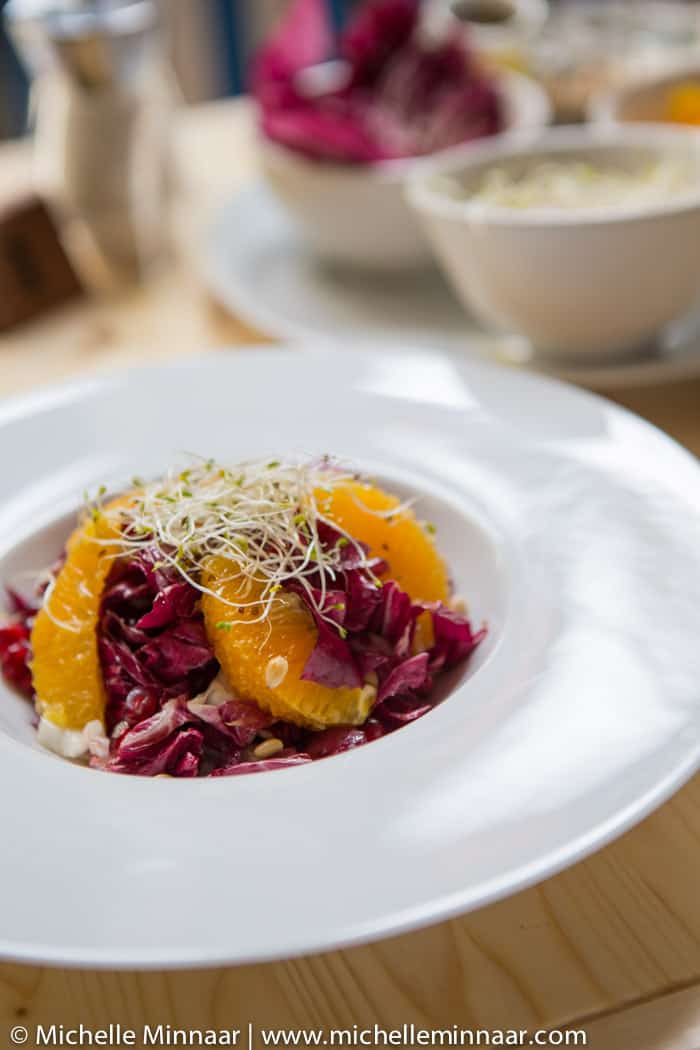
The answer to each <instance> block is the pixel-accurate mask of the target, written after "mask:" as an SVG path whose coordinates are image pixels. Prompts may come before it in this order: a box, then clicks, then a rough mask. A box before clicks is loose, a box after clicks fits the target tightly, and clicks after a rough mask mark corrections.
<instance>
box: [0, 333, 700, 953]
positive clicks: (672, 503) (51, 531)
mask: <svg viewBox="0 0 700 1050" xmlns="http://www.w3.org/2000/svg"><path fill="white" fill-rule="evenodd" d="M183 448H186V449H189V450H195V451H200V452H202V453H205V454H207V455H209V454H211V455H214V456H217V457H219V458H226V459H230V460H236V459H239V458H243V457H249V456H252V455H256V456H257V455H267V454H274V453H278V452H280V451H281V452H283V453H289V452H292V451H295V450H296V451H306V452H310V453H314V452H324V451H333V452H335V453H338V454H339V455H341V456H345V457H349V458H350V459H352V460H353V461H355V462H357V463H358V464H359V465H361V466H364V467H366V468H367V469H369V470H370V471H372V472H374V473H375V474H376V475H377V476H379V477H380V478H383V479H385V481H386V482H387V483H388V484H390V485H394V486H396V487H397V488H399V489H401V490H404V491H412V492H415V493H417V494H419V495H420V496H421V499H422V503H421V507H422V508H423V512H424V513H425V514H426V516H428V517H429V518H430V519H432V520H433V521H435V522H436V524H437V527H438V538H439V542H440V544H441V546H442V548H443V550H444V552H445V554H446V556H447V558H448V560H449V562H450V564H451V566H452V569H453V571H454V575H455V578H456V584H457V587H458V590H459V591H460V592H461V593H462V594H464V595H466V596H467V597H468V599H469V602H470V605H471V611H472V615H473V618H474V619H475V620H476V621H477V622H478V621H480V620H481V619H482V618H485V619H487V620H488V622H489V625H490V634H489V638H488V640H487V642H486V643H485V644H484V646H483V647H482V649H481V650H480V651H479V653H478V657H477V659H476V660H475V661H474V663H473V664H472V665H471V666H470V667H469V669H468V672H467V675H466V677H465V678H464V680H463V681H462V682H461V684H459V685H458V686H457V687H456V688H455V690H454V692H453V693H452V695H451V696H449V697H448V699H447V700H446V701H445V702H444V703H443V704H441V705H440V706H438V707H437V708H436V709H435V710H434V711H433V712H431V713H430V714H428V715H427V716H426V717H425V718H423V719H421V720H419V721H418V722H416V723H414V724H413V725H409V726H408V727H405V728H403V729H401V730H399V731H398V732H397V733H395V734H394V735H392V736H390V737H387V738H384V739H382V740H379V741H376V742H374V743H372V744H370V745H368V746H366V747H364V748H359V749H358V750H356V751H355V752H351V753H347V754H344V755H340V756H338V757H335V758H331V759H328V760H326V761H322V762H317V763H313V764H311V765H308V766H300V767H297V768H293V769H287V770H283V771H279V772H270V773H262V774H258V775H251V776H247V777H235V778H220V779H214V780H201V781H177V780H148V779H143V778H138V777H124V776H117V775H108V774H105V773H99V772H96V771H93V770H90V769H85V768H81V767H76V766H73V765H70V764H68V763H66V762H64V761H62V760H60V759H58V758H54V757H53V756H51V755H49V754H47V753H44V752H42V751H40V750H39V749H38V748H37V747H36V745H35V744H34V742H33V734H32V731H31V728H30V725H29V709H28V705H26V703H25V702H24V701H22V700H21V699H19V698H18V697H16V696H14V695H12V694H11V693H9V692H8V691H7V690H4V691H3V692H2V695H1V696H0V829H1V833H2V855H3V857H2V865H0V955H2V956H5V957H11V958H16V959H23V960H32V961H46V962H51V963H61V964H71V965H73V964H75V965H82V966H101V965H104V966H110V967H115V966H171V965H198V964H202V965H204V964H216V963H222V962H229V961H242V960H253V959H267V958H273V957H279V956H288V955H291V954H294V953H299V952H307V951H312V950H317V949H326V948H330V947H332V946H336V945H339V944H346V943H351V942H355V941H362V940H365V939H369V938H374V937H378V936H380V935H383V934H389V933H393V932H396V931H399V930H404V929H408V928H411V927H414V926H417V925H419V924H422V923H428V922H433V921H436V920H438V919H441V918H443V917H445V916H448V915H450V914H453V913H456V912H459V911H463V910H465V909H468V908H473V907H476V906H477V905H481V904H484V903H485V902H487V901H490V900H493V899H494V898H497V897H501V896H503V895H504V894H507V893H511V892H513V891H514V890H516V889H518V888H520V887H522V886H525V885H526V884H528V883H532V882H534V881H536V880H537V879H540V878H543V877H544V876H546V875H548V874H550V873H551V872H553V871H555V870H557V869H559V868H561V867H562V866H564V865H566V864H570V863H572V862H573V861H575V860H577V859H578V858H580V857H582V856H583V855H584V854H586V853H588V852H590V851H591V850H593V849H595V848H596V847H598V846H600V845H601V844H603V843H604V842H606V841H607V840H608V839H610V838H611V837H612V836H614V835H617V834H619V833H620V832H621V831H623V830H624V829H625V828H627V827H629V826H630V825H631V824H632V823H634V822H635V821H637V820H639V819H640V818H641V817H643V816H644V815H645V814H646V813H648V812H649V811H650V810H651V809H652V808H653V807H654V806H656V805H658V804H659V803H660V802H661V801H663V800H664V799H665V798H666V797H667V796H669V795H670V794H671V793H672V792H673V791H674V790H675V789H676V788H677V787H678V786H679V785H680V784H681V783H682V782H683V781H684V780H685V779H686V778H687V777H689V776H690V774H691V773H692V772H693V771H694V770H695V769H696V767H697V766H698V764H699V762H700V719H699V718H698V714H699V713H700V685H699V683H700V647H699V646H698V644H697V640H698V637H700V611H699V609H700V606H699V605H698V601H697V595H698V594H699V593H700V547H699V546H698V542H697V537H698V535H699V534H700V468H699V467H698V465H697V464H696V462H695V461H694V460H693V459H692V458H691V457H690V456H689V455H688V454H687V453H685V452H684V451H682V450H681V449H680V448H679V447H677V446H676V445H674V444H673V443H672V442H671V441H670V440H668V439H667V438H665V437H664V436H662V435H661V434H660V433H658V432H657V431H655V430H654V429H652V428H651V427H649V426H648V425H646V424H645V423H643V422H641V421H640V420H638V419H636V418H634V417H633V416H630V415H628V414H627V413H625V412H624V411H622V410H621V409H619V408H616V407H614V406H612V405H610V404H608V403H606V402H604V401H601V400H598V399H596V398H594V397H591V396H590V395H588V394H584V393H582V392H580V391H575V390H573V389H569V388H566V387H564V386H560V385H556V384H553V383H551V382H548V381H545V380H543V379H541V378H539V377H534V376H529V375H522V374H519V373H515V372H509V371H507V370H505V369H494V368H487V367H485V366H478V365H474V364H469V363H465V362H459V361H456V360H455V359H454V358H450V357H445V356H440V355H419V354H416V355H413V356H411V357H405V356H404V355H402V354H400V353H396V354H395V355H387V356H380V355H376V354H365V353H361V352H359V351H358V353H357V354H356V355H355V356H354V357H351V356H350V355H347V356H346V357H345V358H344V360H343V363H342V368H339V366H338V361H337V359H335V360H334V359H333V358H331V357H329V356H328V355H327V354H325V353H317V352H314V351H313V350H309V352H308V353H307V354H305V355H300V354H292V353H288V352H263V351H260V350H258V351H257V352H255V353H235V354H230V355H229V354H226V355H222V354H219V355H213V356H209V357H204V358H198V359H196V360H188V361H182V362H178V363H176V364H173V365H171V366H169V367H167V368H147V369H143V370H142V371H139V372H138V373H132V374H131V375H128V374H118V375H115V376H114V377H111V378H110V377H108V378H104V379H94V380H89V381H85V382H82V383H77V384H75V385H72V386H67V387H62V388H58V389H56V390H54V391H49V392H46V393H42V394H38V395H36V396H34V397H30V398H27V399H25V400H20V401H15V402H8V403H6V404H5V405H4V406H2V407H1V408H0V457H1V459H2V463H3V470H2V473H1V474H0V506H2V515H1V516H0V577H2V578H7V577H8V576H12V575H13V574H14V573H15V572H16V571H18V570H19V569H20V568H23V567H24V568H26V567H27V566H30V567H37V566H39V565H43V564H45V563H46V562H47V561H48V560H49V559H50V558H51V557H52V556H53V555H55V554H56V552H57V551H58V549H59V547H60V546H61V543H62V541H63V539H64V538H65V535H66V532H67V529H68V519H67V518H66V516H65V515H66V513H68V512H71V511H72V510H74V508H75V507H76V505H78V504H79V502H80V498H81V496H80V494H81V492H82V491H83V489H84V488H85V487H86V486H88V485H93V484H95V483H98V482H99V481H101V480H104V481H106V482H107V483H110V482H118V481H120V480H121V481H122V482H123V481H125V480H126V479H128V478H129V477H130V476H131V475H132V474H133V473H135V472H138V473H140V474H149V473H151V472H155V471H157V470H159V469H162V468H164V467H165V466H166V465H167V464H168V463H169V462H171V461H172V459H173V457H174V456H175V455H176V454H177V453H178V451H179V450H182V449H183Z"/></svg>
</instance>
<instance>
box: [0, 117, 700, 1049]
mask: <svg viewBox="0 0 700 1050" xmlns="http://www.w3.org/2000/svg"><path fill="white" fill-rule="evenodd" d="M250 135H251V131H250V123H249V117H248V114H247V112H246V111H245V110H243V109H241V108H240V107H237V106H231V105H230V104H225V105H222V104H219V105H215V106H210V107H206V108H204V109H201V110H199V111H195V112H193V113H192V115H191V116H189V117H188V118H186V119H184V120H183V122H182V124H181V127H180V130H179V139H180V141H179V155H180V157H181V158H182V159H183V163H182V171H181V179H182V195H181V197H182V201H183V202H184V204H183V206H182V208H181V212H180V214H179V217H178V229H179V231H180V242H181V243H182V244H185V243H186V244H188V245H192V244H195V243H196V238H197V237H199V236H201V230H202V228H203V225H204V224H205V223H206V222H207V221H209V220H210V217H211V209H212V208H213V207H215V206H216V204H217V203H218V202H219V201H220V200H221V199H222V198H223V197H224V196H225V195H226V194H228V193H230V192H231V189H232V186H233V185H234V184H235V183H236V182H241V181H243V180H245V179H246V178H249V177H250V175H251V174H252V172H253V170H254V165H253V162H252V158H251V150H250ZM27 166H28V158H27V151H26V148H25V147H5V148H4V150H3V151H2V152H0V199H2V196H3V195H5V196H6V195H7V194H9V193H11V191H12V188H13V186H16V185H18V181H17V180H18V179H24V180H25V181H26V179H25V176H26V171H27ZM262 341H264V337H263V336H261V335H260V333H256V332H253V331H251V330H249V329H246V328H245V326H242V325H240V324H239V323H238V322H237V321H236V320H235V319H233V318H231V317H230V316H229V315H227V314H226V313H225V312H224V311H222V310H221V309H220V308H218V307H216V306H215V304H213V303H212V302H211V301H210V300H209V299H208V298H207V296H206V295H205V294H204V293H203V292H202V290H201V285H200V284H199V282H198V280H197V276H196V265H195V264H194V260H193V259H192V258H191V257H190V255H189V254H188V253H184V254H183V253H181V259H180V261H179V263H178V264H177V265H176V266H174V267H173V268H171V269H170V270H168V271H167V272H164V273H163V274H162V275H161V277H159V278H158V279H157V280H156V281H155V282H154V284H153V285H152V286H150V287H149V288H148V290H147V291H143V290H141V291H132V292H129V293H122V294H120V295H117V296H112V297H107V298H104V299H102V300H97V301H95V302H93V303H92V304H90V305H89V306H87V307H85V306H84V307H81V308H76V309H68V310H66V311H64V312H62V313H61V314H57V315H55V316H54V317H53V318H52V319H51V321H50V322H46V323H42V324H40V325H34V326H32V327H31V328H30V329H26V330H23V331H22V332H20V333H18V334H14V335H12V337H5V338H4V339H2V340H0V394H9V393H15V392H19V391H21V390H27V389H30V388H32V387H33V386H34V385H35V384H36V382H37V380H40V381H41V382H50V381H53V380H55V379H58V378H61V377H63V376H67V375H74V374H84V373H85V372H94V371H99V370H102V369H105V368H110V367H113V366H116V365H122V364H126V363H144V362H147V361H151V360H158V359H166V358H170V357H173V356H177V355H179V354H183V353H191V352H197V351H201V350H204V349H205V348H207V347H208V346H210V345H212V344H214V345H220V346H224V345H232V346H235V345H240V344H241V343H244V342H256V343H257V342H262ZM615 398H616V400H618V401H619V402H620V403H621V404H624V405H626V406H627V407H629V408H631V409H632V410H634V411H637V412H640V413H641V414H642V415H644V416H645V417H646V418H648V419H650V420H651V421H653V422H655V423H656V424H657V425H658V426H661V427H662V428H663V429H665V430H666V431H667V432H669V433H670V434H672V435H673V436H675V437H676V438H678V439H679V440H681V441H682V442H683V443H685V444H686V445H687V446H688V447H689V448H691V449H693V450H694V451H695V452H696V453H700V383H698V382H691V383H682V384H675V385H671V386H667V387H665V388H663V389H658V388H653V389H651V388H650V389H644V390H638V391H625V392H623V393H616V394H615ZM0 863H1V861H0ZM202 878H203V881H204V880H205V879H206V873H205V872H203V873H202ZM76 892H79V886H76ZM105 906H108V902H106V904H105ZM262 921H264V916H261V922H262ZM696 982H700V778H696V779H695V780H694V781H693V782H691V783H690V784H689V785H688V786H687V787H686V788H685V789H683V790H682V791H681V792H679V793H678V794H677V795H676V796H675V798H674V799H672V800H671V801H670V802H669V803H667V804H666V805H665V806H664V807H663V808H662V809H660V810H659V811H658V812H657V813H655V814H654V815H653V816H651V817H650V818H648V819H647V820H646V821H644V823H643V824H641V825H640V826H639V827H638V828H636V829H634V830H633V831H631V832H630V833H628V834H627V835H625V836H624V837H623V838H621V839H620V840H618V841H617V842H615V843H613V844H612V845H611V846H609V847H607V848H606V849H604V850H602V851H601V852H599V853H598V854H596V855H595V856H593V857H591V858H590V859H588V860H586V861H584V862H583V863H580V864H578V865H576V866H575V867H573V868H571V869H569V870H568V871H565V872H563V873H561V874H559V875H557V876H556V877H554V878H551V879H549V880H547V881H546V882H544V883H542V884H541V885H539V886H537V887H535V888H533V889H530V890H527V891H525V892H523V893H520V894H518V895H517V896H514V897H512V898H510V899H509V900H506V901H503V902H500V903H498V904H496V905H493V906H491V907H489V908H485V909H482V910H480V911H477V912H475V913H472V914H471V915H467V916H464V917H461V918H458V919H455V920H453V921H450V922H446V923H442V924H440V925H438V926H435V927H432V928H430V929H426V930H422V931H419V932H416V933H413V934H409V935H405V936H402V937H398V938H391V939H388V940H384V941H381V942H378V943H376V944H373V945H368V946H363V947H358V948H353V949H350V950H343V951H336V952H329V953H325V954H323V955H315V956H311V957H307V958H303V959H295V960H288V961H284V962H279V963H274V964H268V965H264V966H243V967H239V968H229V969H219V970H203V971H181V972H168V973H161V972H153V973H141V974H139V973H116V972H106V971H105V972H96V971H91V972H87V971H79V970H73V971H71V970H59V969H48V968H41V967H33V966H21V965H14V964H6V965H2V966H0V1045H2V1039H3V1038H4V1033H5V1031H7V1030H8V1027H9V1026H10V1025H11V1024H13V1023H23V1024H29V1025H31V1024H33V1023H36V1022H37V1021H42V1022H43V1023H51V1022H55V1023H63V1024H66V1025H68V1024H77V1023H78V1022H80V1021H82V1022H83V1023H84V1024H88V1025H93V1026H96V1025H104V1024H107V1023H109V1022H110V1021H120V1022H121V1023H122V1024H128V1025H130V1026H132V1027H135V1028H139V1027H140V1026H141V1025H142V1024H144V1023H151V1024H157V1023H170V1024H172V1025H174V1026H188V1027H201V1026H205V1027H206V1026H213V1027H236V1026H239V1027H240V1026H244V1025H246V1024H247V1022H248V1021H249V1020H251V1021H253V1022H254V1023H256V1024H260V1025H262V1024H264V1025H269V1026H306V1027H308V1026H343V1025H352V1024H359V1025H371V1024H374V1023H375V1022H376V1023H378V1024H381V1025H384V1026H393V1025H399V1024H403V1023H408V1022H411V1021H413V1022H414V1023H416V1024H420V1025H425V1026H428V1027H429V1026H445V1025H447V1024H452V1023H458V1024H460V1025H462V1026H464V1027H470V1026H471V1027H491V1028H505V1027H521V1026H522V1027H531V1028H534V1027H539V1026H555V1025H561V1024H564V1023H570V1024H576V1022H577V1021H578V1020H579V1019H581V1018H584V1019H585V1020H586V1025H587V1027H588V1030H589V1036H590V1037H589V1044H588V1045H589V1046H594V1047H600V1050H613V1048H614V1050H662V1048H663V1050H691V1048H692V1050H698V1048H699V1047H700V1036H698V1034H697V1033H698V1026H699V1025H700V987H698V988H696V987H694V985H695V984H696ZM680 989H683V991H679V990H680ZM693 1040H694V1041H693ZM8 1045H9V1043H8Z"/></svg>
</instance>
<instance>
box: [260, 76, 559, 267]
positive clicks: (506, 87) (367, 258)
mask: <svg viewBox="0 0 700 1050" xmlns="http://www.w3.org/2000/svg"><path fill="white" fill-rule="evenodd" d="M500 83H501V87H502V93H503V98H504V102H505V109H506V127H507V129H508V130H509V131H521V130H523V129H526V128H539V127H542V126H544V125H545V124H546V123H547V122H548V120H549V116H550V107H549V103H548V101H547V97H546V95H545V93H544V92H543V91H542V89H541V88H540V87H539V85H538V84H536V83H535V82H534V81H533V80H531V79H529V78H528V77H524V76H522V75H520V74H518V73H503V74H502V75H501V76H500ZM481 141H483V140H479V142H481ZM475 145H476V143H474V142H469V143H465V144H464V145H460V146H455V147H453V148H451V149H448V150H443V151H442V152H441V153H440V154H439V155H440V156H444V157H450V158H460V157H462V156H463V155H467V154H469V152H471V150H472V149H473V148H474V147H475ZM258 149H259V155H260V161H261V166H262V171H263V174H264V177H265V179H266V181H267V183H268V185H269V186H270V188H271V189H272V190H273V192H274V193H275V195H276V196H277V197H278V198H279V200H280V201H281V202H282V203H283V204H284V205H285V207H286V208H287V210H288V211H289V212H290V214H291V215H292V216H293V217H294V219H295V220H296V221H297V222H298V224H299V229H300V230H301V232H302V235H303V237H304V239H305V240H306V242H307V244H308V245H309V246H310V248H311V249H312V250H313V252H314V253H315V254H316V255H317V256H318V257H319V258H321V259H323V260H326V261H329V262H333V263H342V264H350V265H353V266H363V267H371V268H379V269H395V270H402V269H411V268H415V267H418V266H425V265H428V264H429V262H430V259H431V253H430V249H429V247H428V244H427V242H426V240H425V237H424V235H423V232H422V230H421V227H420V223H419V222H418V221H417V220H416V217H415V216H414V214H413V213H412V211H411V209H410V208H409V207H408V205H407V203H406V200H405V197H404V192H403V190H404V186H405V183H406V180H407V179H408V178H409V177H410V176H411V175H412V174H414V173H415V172H416V171H418V170H420V168H421V167H422V166H424V165H425V164H426V163H429V162H430V161H431V160H432V159H434V157H435V156H437V154H434V155H433V157H420V158H416V159H409V160H398V161H387V162H384V163H379V164H371V165H360V164H352V165H351V164H333V163H328V162H324V161H316V160H311V159H309V158H307V157H305V156H303V155H302V154H300V153H298V152H296V151H294V150H291V149H287V148H286V147H284V146H281V145H279V144H277V143H275V142H272V141H271V140H270V139H267V138H265V137H264V136H260V137H259V139H258Z"/></svg>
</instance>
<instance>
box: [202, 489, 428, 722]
mask: <svg viewBox="0 0 700 1050" xmlns="http://www.w3.org/2000/svg"><path fill="white" fill-rule="evenodd" d="M316 496H317V500H318V504H319V509H320V511H321V513H322V515H323V516H324V517H327V518H328V519H329V520H332V521H334V522H335V523H336V524H338V525H340V526H341V527H342V528H343V529H344V530H345V531H346V532H348V533H349V534H350V535H351V536H353V538H355V539H357V540H361V541H362V542H364V543H366V544H368V546H369V548H370V553H371V554H372V555H377V556H379V557H383V558H385V559H386V560H387V561H388V562H389V564H390V569H389V572H388V573H387V576H388V578H390V579H394V580H396V581H397V583H398V584H399V585H400V586H401V587H402V589H404V590H406V591H408V593H409V594H410V595H411V597H412V598H414V599H418V598H422V599H423V600H425V601H445V600H446V599H447V596H448V589H449V588H448V578H447V570H446V568H445V565H444V562H443V561H442V559H441V558H440V556H439V554H438V553H437V551H436V549H435V545H434V544H433V542H432V540H431V539H430V537H429V536H428V535H427V534H426V532H425V530H424V529H423V528H422V527H421V526H420V525H419V523H418V522H417V521H416V520H415V517H414V515H413V513H412V512H410V511H403V512H399V513H397V514H396V515H394V516H393V517H390V518H388V519H387V518H383V517H379V516H378V515H377V514H376V513H372V512H373V511H375V512H376V511H385V510H393V509H395V508H396V507H397V506H398V505H399V500H397V499H396V497H394V496H390V495H388V494H387V493H385V492H382V491H381V490H380V489H377V488H374V487H372V486H370V485H363V484H359V483H357V484H348V485H347V486H343V487H338V488H337V489H334V490H332V491H331V492H329V493H323V492H317V493H316ZM203 583H204V585H205V587H208V588H209V589H210V590H212V591H214V592H215V594H214V595H208V594H205V595H204V596H203V598H202V609H203V612H204V620H205V624H206V628H207V634H208V636H209V639H210V641H211V643H212V645H213V647H214V652H215V653H216V656H217V659H218V660H219V663H220V664H221V666H222V668H223V670H224V672H225V674H226V676H227V678H228V680H229V682H230V684H231V686H232V687H233V689H235V690H236V692H237V693H238V694H239V696H240V697H241V698H242V699H248V700H253V701H255V703H257V704H258V705H259V706H260V707H262V708H263V710H265V711H269V712H270V713H271V714H273V715H274V716H275V717H277V718H283V719H285V720H286V721H289V722H294V723H296V724H297V725H303V726H307V727H309V728H311V729H321V728H323V727H324V726H330V725H360V724H362V723H363V722H364V721H365V720H366V719H367V717H368V715H369V712H370V709H371V706H372V703H373V701H374V698H375V696H374V691H373V690H372V689H371V688H365V689H329V688H327V687H325V686H322V685H318V684H316V683H315V682H305V681H302V679H301V673H302V671H303V669H304V664H305V663H306V661H307V659H308V658H309V656H310V654H311V651H312V649H313V647H314V645H315V644H316V634H317V632H316V627H315V625H314V623H313V620H312V618H311V615H310V614H309V612H308V611H307V610H306V609H305V608H303V607H302V606H301V605H300V604H299V603H298V602H297V601H296V599H293V598H291V599H290V597H289V596H288V597H281V598H280V599H278V600H276V601H275V602H274V603H273V607H272V610H271V614H270V617H269V619H268V620H266V621H263V622H261V623H254V622H249V623H245V622H243V623H235V622H234V621H235V620H240V619H245V613H244V612H242V611H239V609H238V608H232V607H231V605H229V604H227V603H228V602H232V603H233V604H234V605H235V604H236V603H237V602H252V601H255V600H256V599H257V598H259V596H260V593H261V590H262V587H261V585H259V584H255V583H252V582H250V581H247V580H244V579H243V578H242V577H237V576H236V568H235V565H234V564H233V563H232V562H231V561H229V560H227V559H224V558H214V559H212V560H211V562H210V563H209V565H208V566H207V570H206V572H205V573H204V578H203ZM240 608H241V609H243V606H241V607H240ZM255 615H256V613H255V612H252V613H250V614H249V619H250V620H251V621H252V620H253V619H254V618H255ZM221 623H224V624H228V625H229V628H228V630H226V629H222V628H221V627H217V624H221ZM280 658H281V660H280ZM284 660H286V662H287V669H286V674H285V675H284V677H283V678H282V680H281V681H280V682H279V683H277V682H276V680H275V677H276V676H275V674H274V673H271V670H272V669H276V668H277V667H278V666H279V664H280V662H281V661H284ZM270 661H275V662H274V663H273V664H272V665H270Z"/></svg>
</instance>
